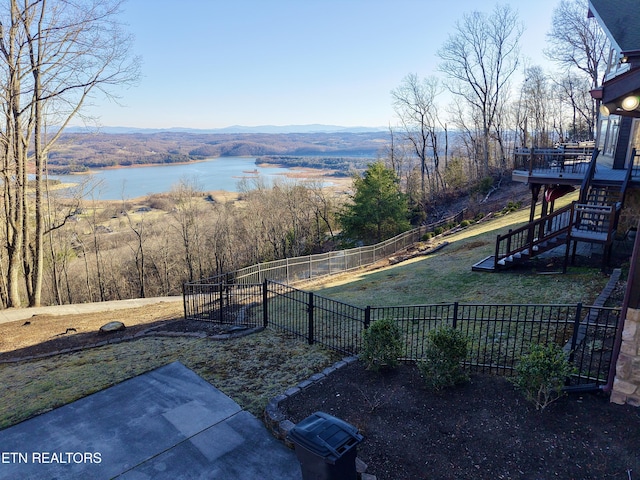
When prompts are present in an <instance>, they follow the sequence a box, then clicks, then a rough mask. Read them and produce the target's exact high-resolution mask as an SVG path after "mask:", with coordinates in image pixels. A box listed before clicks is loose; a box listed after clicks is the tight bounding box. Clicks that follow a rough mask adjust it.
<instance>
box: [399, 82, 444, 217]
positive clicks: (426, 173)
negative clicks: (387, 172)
mask: <svg viewBox="0 0 640 480" xmlns="http://www.w3.org/2000/svg"><path fill="white" fill-rule="evenodd" d="M439 93H440V83H439V81H438V79H437V78H436V77H427V78H425V79H423V80H420V78H419V77H418V75H416V74H414V73H411V74H409V75H407V76H406V77H405V78H404V79H403V80H402V83H401V84H400V86H399V87H398V88H396V89H395V90H392V92H391V96H392V98H393V107H394V110H395V112H396V114H397V116H398V118H399V119H400V123H401V124H402V127H403V129H404V132H405V138H406V140H407V141H408V142H409V144H410V145H411V149H412V151H413V153H414V154H415V156H416V157H417V158H418V161H419V162H420V187H421V198H420V202H421V203H422V207H423V208H424V207H425V206H426V203H427V182H428V183H429V189H428V190H429V191H430V192H431V193H432V194H433V193H435V192H436V191H437V190H438V189H439V188H440V187H441V186H442V177H441V175H440V170H439V167H440V152H439V143H438V139H439V132H438V127H439V120H438V112H437V105H436V103H435V99H436V97H437V96H438V94H439ZM431 166H433V171H432V170H431ZM394 170H395V169H394Z"/></svg>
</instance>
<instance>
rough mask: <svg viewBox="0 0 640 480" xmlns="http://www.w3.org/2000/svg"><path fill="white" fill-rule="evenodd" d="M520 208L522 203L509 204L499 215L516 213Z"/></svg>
mask: <svg viewBox="0 0 640 480" xmlns="http://www.w3.org/2000/svg"><path fill="white" fill-rule="evenodd" d="M520 207H522V202H509V203H507V206H506V207H504V208H503V209H502V211H501V213H503V214H505V215H506V214H507V213H512V212H517V211H518V210H520Z"/></svg>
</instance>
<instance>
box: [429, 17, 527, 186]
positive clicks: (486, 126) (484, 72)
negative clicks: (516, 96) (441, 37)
mask: <svg viewBox="0 0 640 480" xmlns="http://www.w3.org/2000/svg"><path fill="white" fill-rule="evenodd" d="M521 34H522V27H521V24H520V21H519V20H518V15H517V14H516V13H515V12H514V11H513V10H511V8H510V7H509V6H506V5H505V6H496V7H495V9H494V10H493V12H492V13H491V14H490V15H486V14H484V13H481V12H477V11H476V12H472V13H470V14H466V15H464V16H463V18H462V20H461V21H458V22H456V27H455V30H454V32H453V33H452V34H450V35H449V38H448V39H447V41H446V42H445V43H444V45H443V46H442V48H441V49H440V50H439V51H438V56H439V57H440V59H441V60H442V63H441V64H440V70H441V71H442V72H443V73H444V74H445V75H446V76H447V77H448V81H447V82H446V86H447V88H448V89H449V90H450V91H451V93H453V94H454V95H456V96H458V97H460V98H462V99H464V101H465V102H466V103H467V104H468V105H470V106H471V107H472V108H473V109H474V110H475V112H474V113H473V116H474V117H475V118H476V119H477V120H478V121H479V124H480V128H481V134H482V137H481V140H482V143H481V145H482V162H481V173H482V175H487V174H488V173H489V164H490V139H491V135H492V134H495V132H496V129H495V126H496V125H495V123H496V117H497V115H498V114H499V113H500V108H501V106H502V105H503V104H504V100H505V98H506V97H507V96H508V94H509V88H508V86H509V85H508V82H509V79H510V78H511V76H512V75H513V74H514V73H515V71H516V70H517V68H518V65H519V47H518V43H519V39H520V36H521Z"/></svg>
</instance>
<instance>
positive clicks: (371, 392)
mask: <svg viewBox="0 0 640 480" xmlns="http://www.w3.org/2000/svg"><path fill="white" fill-rule="evenodd" d="M281 406H283V407H284V408H285V413H286V414H287V415H288V416H289V419H290V420H292V421H293V422H294V423H297V422H299V421H301V420H303V419H304V418H306V417H307V416H308V415H310V414H312V413H314V412H316V411H323V412H326V413H329V414H331V415H334V416H336V417H338V418H341V419H343V420H345V421H347V422H349V423H350V424H352V425H354V426H356V427H357V428H358V429H359V430H360V432H361V433H362V434H363V435H364V440H363V442H362V443H361V444H360V445H359V446H358V447H357V448H358V457H359V458H361V459H362V460H363V461H364V462H365V463H366V464H367V465H368V469H367V472H368V473H371V474H373V475H376V476H377V478H378V479H379V480H395V479H403V480H413V479H456V480H458V479H487V480H489V479H491V480H494V479H536V480H546V479H556V478H561V479H565V480H566V479H576V480H577V479H581V480H585V479H594V480H595V479H598V480H602V479H620V480H629V479H638V478H640V455H638V445H640V408H634V407H631V406H620V405H615V404H611V403H609V401H608V398H606V396H605V395H603V394H587V393H582V394H571V395H569V396H567V397H564V398H561V399H559V400H558V401H556V402H555V403H553V404H551V405H550V406H548V407H547V409H546V410H544V411H543V412H539V411H536V410H535V407H534V406H533V405H532V404H529V403H528V402H526V400H525V399H524V397H523V396H522V395H521V394H520V392H518V391H517V390H516V389H515V387H514V386H513V385H512V384H511V383H509V382H508V381H507V380H506V379H504V378H501V377H494V376H486V375H472V377H471V381H470V382H469V383H467V384H465V385H462V386H459V387H456V388H454V389H451V390H448V391H444V392H441V393H439V394H435V393H432V392H430V391H428V390H427V389H426V387H425V386H424V382H423V380H422V378H421V377H420V373H419V371H418V369H417V368H416V367H415V366H414V365H403V366H401V367H399V368H398V369H397V370H394V371H390V372H385V373H375V372H371V371H367V370H366V369H364V368H363V366H362V365H361V364H360V363H359V362H356V363H354V364H352V365H350V366H348V367H346V368H343V369H341V370H339V371H338V372H336V373H334V374H332V375H330V376H329V377H328V378H327V379H325V380H323V381H322V382H321V383H319V384H316V385H314V386H312V387H310V388H309V389H307V390H305V391H303V392H302V393H301V394H298V395H296V396H294V397H292V398H291V399H290V400H287V401H286V402H285V403H283V404H281Z"/></svg>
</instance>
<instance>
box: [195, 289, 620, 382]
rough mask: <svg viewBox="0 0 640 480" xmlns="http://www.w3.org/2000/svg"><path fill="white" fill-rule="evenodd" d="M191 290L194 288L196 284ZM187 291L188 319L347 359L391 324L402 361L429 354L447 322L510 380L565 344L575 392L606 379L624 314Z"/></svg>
mask: <svg viewBox="0 0 640 480" xmlns="http://www.w3.org/2000/svg"><path fill="white" fill-rule="evenodd" d="M191 287H194V286H193V285H192V286H191ZM202 287H203V286H202V285H198V289H193V290H189V286H186V287H185V316H186V318H190V319H196V320H206V321H215V322H222V323H231V324H243V325H247V326H251V327H256V326H264V327H270V328H276V329H279V330H282V331H285V332H288V333H290V334H292V335H295V336H298V337H300V338H303V339H305V340H306V341H307V342H308V343H309V344H313V343H319V344H322V345H324V346H326V347H327V348H330V349H333V350H336V351H339V352H341V353H344V354H347V355H357V354H358V353H360V352H361V351H362V336H363V333H364V331H365V330H366V329H367V328H368V326H369V324H370V323H371V322H373V321H375V320H378V319H382V318H390V319H393V320H394V321H395V322H396V323H397V324H398V326H399V327H400V331H401V334H402V338H403V345H404V349H403V352H402V354H401V360H405V361H415V360H420V359H421V358H422V357H423V356H424V351H425V348H426V345H427V333H428V332H429V331H430V330H432V329H434V328H437V327H439V326H443V325H447V326H451V327H453V328H456V329H459V330H461V331H462V332H463V333H464V334H465V336H466V337H467V339H468V340H469V354H468V357H467V360H466V364H467V365H468V366H469V368H472V369H473V370H475V371H479V372H485V373H497V374H501V375H511V373H512V372H513V370H514V367H515V365H516V363H517V361H518V359H519V358H520V356H522V355H523V354H526V353H527V352H528V351H529V348H530V346H531V345H533V344H539V343H549V342H553V343H556V344H558V345H561V346H563V347H564V349H565V351H566V352H567V353H568V354H569V359H570V361H571V363H572V364H573V366H574V367H575V368H576V374H575V375H573V376H572V379H571V387H570V388H580V389H597V388H599V387H600V386H601V385H605V384H606V383H607V380H608V375H609V370H610V365H611V359H612V351H613V345H614V339H615V335H616V331H617V329H618V327H619V323H620V309H616V308H608V307H594V306H583V305H582V304H576V305H482V304H461V303H457V302H456V303H444V304H437V305H414V306H394V307H366V308H361V307H357V306H353V305H349V304H346V303H343V302H339V301H336V300H332V299H329V298H326V297H323V296H320V295H317V294H315V293H313V292H308V291H304V290H299V289H296V288H293V287H291V286H289V285H285V284H282V283H277V282H273V281H269V280H265V281H264V282H263V283H262V284H251V285H243V284H241V285H235V284H234V285H229V284H221V285H210V291H209V292H207V291H205V290H204V289H203V288H202Z"/></svg>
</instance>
